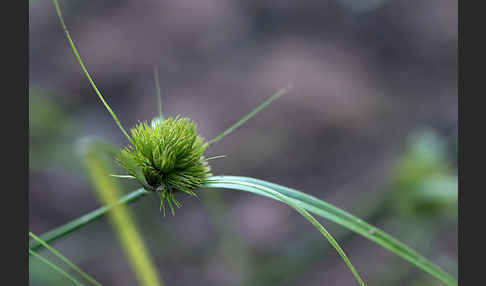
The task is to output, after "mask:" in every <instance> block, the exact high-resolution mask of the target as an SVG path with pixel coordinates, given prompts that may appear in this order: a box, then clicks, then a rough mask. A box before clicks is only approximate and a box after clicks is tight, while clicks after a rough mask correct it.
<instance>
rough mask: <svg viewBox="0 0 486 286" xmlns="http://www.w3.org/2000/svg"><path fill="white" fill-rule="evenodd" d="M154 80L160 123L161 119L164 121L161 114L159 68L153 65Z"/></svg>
mask: <svg viewBox="0 0 486 286" xmlns="http://www.w3.org/2000/svg"><path fill="white" fill-rule="evenodd" d="M154 81H155V94H156V95H157V103H158V104H157V105H158V111H159V120H160V122H161V123H162V121H164V115H163V114H162V96H161V95H160V82H159V68H158V67H157V66H154Z"/></svg>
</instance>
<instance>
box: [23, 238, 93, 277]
mask: <svg viewBox="0 0 486 286" xmlns="http://www.w3.org/2000/svg"><path fill="white" fill-rule="evenodd" d="M29 235H30V237H32V238H33V239H34V240H36V241H38V242H39V243H40V244H42V245H43V246H44V247H45V248H47V249H49V251H50V252H52V253H53V254H54V255H55V256H57V257H58V258H59V259H61V260H62V261H64V263H66V264H67V265H69V266H70V267H71V268H72V269H73V270H74V271H76V272H78V273H79V274H80V275H81V276H83V277H84V278H85V279H86V280H88V281H89V282H91V283H92V284H94V285H97V286H102V284H101V283H100V282H98V281H96V279H94V278H93V277H91V276H90V275H88V274H87V273H86V272H84V271H83V270H81V268H79V267H78V266H77V265H75V264H74V263H72V262H71V261H69V259H67V258H66V257H65V256H64V255H62V254H61V253H60V252H59V251H57V250H55V249H54V248H52V247H51V246H49V244H47V243H45V242H44V241H43V240H42V239H40V238H38V237H37V236H36V235H35V234H33V233H32V232H30V231H29Z"/></svg>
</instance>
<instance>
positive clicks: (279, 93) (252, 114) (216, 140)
mask: <svg viewBox="0 0 486 286" xmlns="http://www.w3.org/2000/svg"><path fill="white" fill-rule="evenodd" d="M291 88H292V86H288V87H285V88H282V89H281V90H279V91H277V92H276V93H274V94H273V95H272V96H271V97H269V98H268V99H267V100H265V101H264V102H263V103H262V104H260V105H259V106H257V107H256V108H255V109H253V110H252V111H251V112H250V113H248V114H247V115H245V116H244V117H243V118H241V119H240V120H239V121H238V122H236V123H235V124H233V125H232V126H231V127H230V128H228V129H226V130H225V131H223V132H222V133H221V134H219V135H218V136H216V138H214V139H212V140H211V141H209V144H210V145H211V144H213V143H216V142H218V141H219V140H221V139H223V137H225V136H226V135H228V134H230V133H232V132H233V131H235V130H236V128H238V127H240V126H241V125H243V124H244V123H245V122H247V121H248V120H250V119H251V118H252V117H253V116H255V115H257V113H258V112H260V111H262V110H263V109H264V108H265V107H267V106H268V105H269V104H270V103H272V102H273V101H275V100H277V99H278V98H279V97H281V96H282V95H284V94H286V93H287V92H288V91H289V90H290V89H291Z"/></svg>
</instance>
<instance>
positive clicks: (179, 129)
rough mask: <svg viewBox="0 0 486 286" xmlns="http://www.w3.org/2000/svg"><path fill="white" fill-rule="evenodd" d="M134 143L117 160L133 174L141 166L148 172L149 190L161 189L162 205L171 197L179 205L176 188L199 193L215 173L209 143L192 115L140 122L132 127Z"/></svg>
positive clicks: (135, 175)
mask: <svg viewBox="0 0 486 286" xmlns="http://www.w3.org/2000/svg"><path fill="white" fill-rule="evenodd" d="M130 131H131V138H132V141H131V143H132V144H131V145H129V146H127V147H125V148H124V149H123V150H122V151H121V154H120V156H118V157H117V162H118V163H119V164H120V165H121V166H122V167H123V168H124V169H125V170H126V171H127V172H128V173H129V174H130V175H132V176H134V177H137V168H138V170H141V172H142V173H143V175H144V176H145V179H146V182H147V185H146V186H144V187H145V189H147V190H148V191H155V192H160V196H161V207H162V206H164V201H165V200H167V202H168V203H169V206H170V207H171V209H173V208H172V203H174V204H175V205H176V206H179V203H178V202H177V201H176V200H175V198H174V196H173V193H174V192H178V191H180V192H184V193H187V194H190V195H195V193H194V190H195V189H197V188H198V187H199V186H201V185H202V184H203V183H204V182H205V181H206V179H207V178H208V177H209V176H211V173H210V170H211V168H210V167H209V165H208V163H207V160H206V159H205V158H204V156H203V155H204V152H205V151H206V149H207V148H208V147H209V144H208V143H206V142H205V141H204V138H202V137H201V136H199V135H198V134H197V130H196V124H194V122H192V121H191V119H189V118H181V117H179V116H177V117H176V118H172V117H169V118H167V119H166V120H164V121H162V122H160V121H158V120H154V121H153V122H152V124H151V125H149V124H148V123H147V122H143V123H139V124H138V125H137V126H135V128H132V129H131V130H130Z"/></svg>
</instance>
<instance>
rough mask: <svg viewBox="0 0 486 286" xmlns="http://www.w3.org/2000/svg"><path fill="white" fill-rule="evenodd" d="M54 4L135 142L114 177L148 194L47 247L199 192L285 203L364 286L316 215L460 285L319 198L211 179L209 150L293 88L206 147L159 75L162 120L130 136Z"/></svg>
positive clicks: (61, 231) (247, 181) (242, 180)
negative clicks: (136, 205)
mask: <svg viewBox="0 0 486 286" xmlns="http://www.w3.org/2000/svg"><path fill="white" fill-rule="evenodd" d="M53 3H54V6H55V8H56V11H57V14H58V17H59V20H60V22H61V25H62V27H63V30H64V33H65V35H66V38H67V40H68V42H69V45H70V47H71V49H72V51H73V53H74V55H75V57H76V59H77V61H78V63H79V64H80V66H81V69H82V70H83V72H84V74H85V76H86V77H87V78H88V81H89V82H90V84H91V86H92V87H93V89H94V91H95V93H96V94H97V96H98V97H99V99H100V100H101V102H102V103H103V105H104V106H105V108H106V109H107V110H108V112H109V113H110V114H111V116H112V118H113V119H114V121H115V124H116V125H117V126H118V128H119V129H120V130H121V132H122V133H123V134H124V136H125V137H126V138H127V140H128V142H129V143H128V145H127V146H126V147H124V148H123V149H122V150H121V151H120V152H116V154H115V156H114V158H115V160H116V162H117V163H118V164H119V165H120V166H122V167H123V168H124V169H125V170H126V171H127V175H114V176H117V177H120V178H130V179H135V180H137V181H138V182H139V183H140V185H141V186H142V188H141V189H139V190H136V191H134V192H132V193H129V194H128V195H126V196H124V197H122V198H120V199H119V200H117V201H116V202H111V203H110V204H108V205H105V206H104V207H102V208H100V209H98V210H95V211H93V212H92V213H89V214H87V215H85V216H83V217H82V218H80V219H76V220H73V221H71V222H70V223H68V224H66V225H63V226H61V227H59V228H57V229H54V230H52V231H50V232H48V233H46V234H45V235H43V236H42V238H43V240H44V241H46V242H52V241H55V240H57V239H59V238H61V237H63V236H66V235H68V234H69V233H71V232H73V231H75V230H77V229H79V228H81V227H83V226H85V225H87V224H89V223H90V222H92V221H95V220H97V219H99V218H101V217H102V216H103V215H105V214H106V213H108V212H110V211H111V210H112V209H113V208H114V207H116V206H118V205H124V204H128V203H132V202H135V201H136V200H137V199H139V198H141V197H142V196H145V195H147V194H157V195H158V196H159V198H160V202H161V210H162V209H163V210H164V211H165V207H166V206H168V207H169V209H170V211H171V213H172V214H173V213H174V207H180V203H179V202H178V201H177V199H176V198H175V195H176V194H178V193H184V194H188V195H191V196H195V195H196V192H197V191H207V190H209V189H226V190H238V191H245V192H250V193H253V194H256V195H260V196H263V197H267V198H271V199H274V200H277V201H280V202H282V203H284V204H287V205H288V206H290V207H292V208H293V209H295V210H296V211H297V212H298V213H300V214H301V215H302V216H304V218H306V219H307V220H308V221H309V222H310V223H311V224H312V225H313V226H314V227H315V228H316V229H317V230H318V231H319V232H320V233H321V234H322V235H323V236H324V237H325V238H326V239H327V240H328V242H329V243H330V244H331V245H332V246H333V247H334V248H335V250H336V251H337V252H338V254H339V255H340V256H341V258H342V259H343V261H344V262H345V264H346V265H347V267H348V268H349V269H350V271H351V272H352V274H353V275H354V277H355V278H356V281H357V282H358V284H359V285H365V283H364V282H363V280H362V279H361V277H360V275H359V274H358V272H357V271H356V269H355V268H354V266H353V265H352V263H351V262H350V260H349V258H348V257H347V256H346V254H345V253H344V251H343V250H342V248H341V247H340V246H339V244H338V243H337V241H336V240H335V239H334V238H333V237H332V236H331V235H330V234H329V233H328V232H327V230H326V229H325V228H324V227H323V226H322V224H321V223H319V222H318V221H317V220H316V219H315V218H314V217H313V216H312V215H317V216H320V217H322V218H325V219H328V220H330V221H332V222H335V223H337V224H339V225H341V226H343V227H345V228H347V229H349V230H351V231H353V232H355V233H357V234H360V235H361V236H363V237H365V238H367V239H369V240H371V241H373V242H375V243H377V244H378V245H380V246H382V247H384V248H385V249H388V250H389V251H391V252H392V253H394V254H396V255H398V256H400V257H402V258H403V259H405V260H407V261H409V262H410V263H412V264H414V265H415V266H417V267H419V268H420V269H422V270H423V271H425V272H427V273H429V274H430V275H432V276H434V277H435V278H437V279H439V280H440V281H442V282H443V283H444V284H445V285H451V286H452V285H457V281H456V279H455V278H454V277H452V276H451V275H450V274H449V273H447V272H445V271H444V270H443V269H441V268H440V267H439V266H437V265H436V264H434V263H433V262H431V261H430V260H428V259H427V258H425V257H424V256H422V255H420V254H419V253H417V252H416V251H415V250H413V249H412V248H410V247H408V246H407V245H405V244H403V243H402V242H400V241H399V240H397V239H396V238H394V237H392V236H390V235H389V234H387V233H385V232H384V231H382V230H380V229H378V228H376V227H374V226H372V225H370V224H368V223H366V222H365V221H363V220H361V219H360V218H358V217H356V216H354V215H352V214H350V213H348V212H346V211H344V210H342V209H340V208H337V207H335V206H333V205H331V204H329V203H326V202H324V201H322V200H320V199H318V198H316V197H313V196H310V195H307V194H305V193H303V192H301V191H298V190H295V189H291V188H288V187H285V186H281V185H278V184H275V183H271V182H267V181H264V180H259V179H255V178H249V177H240V176H213V175H212V174H211V173H210V170H211V169H210V165H209V160H210V159H211V158H206V157H205V152H206V150H207V149H208V148H209V147H210V146H212V144H214V143H216V142H218V141H219V140H221V139H222V138H223V137H225V136H227V135H229V134H230V133H232V132H233V131H234V130H235V129H237V128H238V127H240V126H241V125H243V124H244V123H245V122H246V121H247V120H249V119H250V118H252V117H253V116H255V115H256V114H257V113H258V112H260V111H261V110H262V109H264V108H265V107H267V106H268V105H269V104H270V103H271V102H273V101H274V100H276V99H278V98H279V97H281V96H282V95H283V94H285V93H286V92H287V91H288V90H289V88H284V89H281V90H280V91H278V92H277V93H275V94H274V95H273V96H271V97H270V98H269V99H267V100H266V101H265V102H264V103H262V104H261V105H260V106H258V107H257V108H256V109H254V110H253V111H252V112H250V113H249V114H248V115H246V116H245V117H243V118H242V119H241V120H240V121H238V122H237V123H235V124H234V125H233V126H231V127H230V128H228V129H227V130H225V131H224V132H222V133H221V134H220V135H219V136H217V137H215V138H214V139H212V140H209V141H206V140H205V139H204V138H203V137H201V136H200V135H199V134H198V133H197V128H196V124H195V123H194V122H193V121H192V120H191V119H189V118H183V117H180V116H177V117H174V118H172V117H169V118H164V117H163V115H162V108H161V106H162V103H161V102H162V101H161V96H160V85H159V83H158V71H157V69H155V70H154V77H155V79H156V90H157V95H158V112H159V114H158V116H157V117H156V118H155V119H154V120H152V121H151V122H150V123H149V122H148V121H145V122H140V123H139V124H137V125H136V126H135V127H133V128H132V129H130V134H129V133H128V132H127V131H126V130H125V129H124V127H123V126H122V125H121V123H120V121H119V120H118V118H117V116H116V114H115V113H114V112H113V111H112V109H111V108H110V106H109V105H108V103H107V101H106V100H105V99H104V97H103V96H102V95H101V92H100V91H99V90H98V88H97V87H96V85H95V83H94V81H93V79H92V78H91V76H90V75H89V73H88V71H87V69H86V66H85V65H84V63H83V61H82V59H81V57H80V56H79V53H78V51H77V49H76V47H75V45H74V42H73V40H72V38H71V36H70V34H69V32H68V30H67V28H66V25H65V23H64V19H63V17H62V14H61V10H60V7H59V3H58V1H57V0H53ZM40 247H42V245H40V244H38V243H36V242H35V241H34V242H32V243H31V244H30V248H29V251H31V250H32V251H33V250H35V249H38V248H40Z"/></svg>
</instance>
